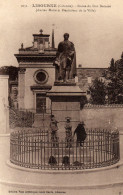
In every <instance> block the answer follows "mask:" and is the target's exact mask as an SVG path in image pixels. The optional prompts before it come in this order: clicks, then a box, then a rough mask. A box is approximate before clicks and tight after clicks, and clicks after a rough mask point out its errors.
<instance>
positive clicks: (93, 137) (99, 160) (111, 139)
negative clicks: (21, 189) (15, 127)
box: [10, 129, 120, 170]
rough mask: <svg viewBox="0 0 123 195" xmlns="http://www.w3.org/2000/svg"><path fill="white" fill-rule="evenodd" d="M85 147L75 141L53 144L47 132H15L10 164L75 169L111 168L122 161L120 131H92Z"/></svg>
mask: <svg viewBox="0 0 123 195" xmlns="http://www.w3.org/2000/svg"><path fill="white" fill-rule="evenodd" d="M86 132H87V138H86V140H85V141H84V143H83V146H82V147H81V146H78V144H77V143H76V141H75V140H72V141H71V144H70V145H69V147H67V143H66V141H64V140H62V141H59V139H58V141H57V142H55V143H54V142H53V141H52V140H51V138H50V135H49V133H48V132H47V131H46V132H44V131H40V130H38V131H37V132H25V131H20V132H13V133H11V136H10V161H11V162H12V163H14V164H16V165H19V166H22V167H27V168H34V169H56V170H60V169H61V170H64V169H65V170H71V169H72V170H75V169H92V168H99V167H105V166H110V165H112V164H115V163H117V162H118V161H119V159H120V153H119V132H118V131H115V132H113V133H111V132H109V131H108V130H99V129H98V130H88V129H86Z"/></svg>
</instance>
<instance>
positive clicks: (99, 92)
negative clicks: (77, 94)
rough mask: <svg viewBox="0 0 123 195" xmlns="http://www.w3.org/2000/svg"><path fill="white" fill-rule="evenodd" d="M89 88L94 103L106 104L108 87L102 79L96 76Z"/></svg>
mask: <svg viewBox="0 0 123 195" xmlns="http://www.w3.org/2000/svg"><path fill="white" fill-rule="evenodd" d="M89 90H90V95H91V99H90V101H91V103H92V104H105V96H106V87H105V84H104V82H103V81H102V80H100V79H98V78H96V79H95V80H94V81H93V84H92V86H90V87H89Z"/></svg>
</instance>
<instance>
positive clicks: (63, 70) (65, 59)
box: [55, 33, 76, 82]
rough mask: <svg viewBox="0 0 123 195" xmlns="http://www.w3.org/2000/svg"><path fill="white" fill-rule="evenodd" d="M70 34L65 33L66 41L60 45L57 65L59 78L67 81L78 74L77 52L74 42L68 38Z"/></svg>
mask: <svg viewBox="0 0 123 195" xmlns="http://www.w3.org/2000/svg"><path fill="white" fill-rule="evenodd" d="M68 38H69V34H68V33H65V34H64V41H62V42H60V43H59V45H58V51H57V53H56V60H55V65H56V68H57V74H58V75H57V77H58V80H60V81H63V82H67V81H70V80H71V79H73V78H74V77H75V76H76V53H75V48H74V44H73V43H72V42H70V41H69V40H68Z"/></svg>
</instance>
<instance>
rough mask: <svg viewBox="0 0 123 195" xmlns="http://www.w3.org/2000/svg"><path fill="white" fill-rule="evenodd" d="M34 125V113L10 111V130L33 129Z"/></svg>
mask: <svg viewBox="0 0 123 195" xmlns="http://www.w3.org/2000/svg"><path fill="white" fill-rule="evenodd" d="M33 123H34V113H32V112H30V111H20V110H17V109H10V111H9V125H10V128H15V127H32V125H33Z"/></svg>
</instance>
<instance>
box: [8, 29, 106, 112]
mask: <svg viewBox="0 0 123 195" xmlns="http://www.w3.org/2000/svg"><path fill="white" fill-rule="evenodd" d="M49 38H50V35H49V34H43V31H42V30H41V31H40V33H39V34H33V45H32V46H31V47H28V48H24V46H23V44H22V45H21V48H20V49H19V54H15V57H16V59H17V61H18V64H19V75H18V86H17V83H16V89H17V88H18V94H17V95H18V97H17V99H18V104H16V107H18V108H19V109H23V110H24V109H27V110H31V111H34V112H36V113H43V112H45V113H46V112H50V109H51V101H50V99H49V97H47V93H48V91H49V90H51V88H52V86H53V85H54V82H55V80H56V70H55V66H54V60H55V57H56V52H57V48H54V45H55V44H54V32H52V46H50V43H49ZM105 70H106V69H105V68H83V67H81V65H79V66H78V68H77V79H75V80H76V84H77V85H78V86H79V87H80V88H81V89H82V91H84V92H86V95H87V97H88V94H89V86H90V85H91V84H92V82H93V80H94V79H95V78H96V77H98V78H101V79H103V73H104V71H105ZM14 84H15V83H14ZM11 88H12V89H14V88H15V86H11Z"/></svg>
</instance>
